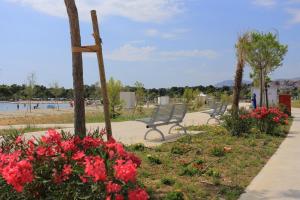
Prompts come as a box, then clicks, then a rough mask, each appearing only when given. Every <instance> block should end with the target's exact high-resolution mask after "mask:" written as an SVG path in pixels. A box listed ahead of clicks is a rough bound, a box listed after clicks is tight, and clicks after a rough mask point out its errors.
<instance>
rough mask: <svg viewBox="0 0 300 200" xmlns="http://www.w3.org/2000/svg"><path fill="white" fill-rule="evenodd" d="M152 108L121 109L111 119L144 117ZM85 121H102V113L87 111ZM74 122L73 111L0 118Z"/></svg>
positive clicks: (2, 122) (21, 121)
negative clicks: (119, 112)
mask: <svg viewBox="0 0 300 200" xmlns="http://www.w3.org/2000/svg"><path fill="white" fill-rule="evenodd" d="M151 112H152V109H150V108H149V109H144V113H141V114H139V113H133V112H132V111H122V112H121V115H119V116H118V117H116V118H113V119H111V121H112V122H122V121H130V120H136V119H139V118H145V117H146V116H149V115H150V113H151ZM85 118H86V123H99V122H104V115H103V113H102V112H100V111H99V112H98V111H87V112H86V115H85ZM73 122H74V114H73V112H65V113H61V112H60V111H57V113H56V114H55V113H52V114H44V115H35V114H34V113H32V114H28V115H27V116H17V117H7V118H0V125H16V124H71V123H73Z"/></svg>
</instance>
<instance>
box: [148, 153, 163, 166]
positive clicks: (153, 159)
mask: <svg viewBox="0 0 300 200" xmlns="http://www.w3.org/2000/svg"><path fill="white" fill-rule="evenodd" d="M147 158H148V160H149V162H150V163H151V164H156V165H160V164H161V160H160V159H159V158H157V157H155V156H152V155H150V154H149V155H147Z"/></svg>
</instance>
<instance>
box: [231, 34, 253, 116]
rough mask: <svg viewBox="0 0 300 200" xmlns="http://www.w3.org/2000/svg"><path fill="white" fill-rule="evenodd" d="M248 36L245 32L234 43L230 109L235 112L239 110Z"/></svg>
mask: <svg viewBox="0 0 300 200" xmlns="http://www.w3.org/2000/svg"><path fill="white" fill-rule="evenodd" d="M249 38H250V37H249V33H248V32H246V33H244V34H242V35H240V36H239V38H238V41H237V43H236V45H235V48H236V57H237V65H236V72H235V79H234V88H233V103H232V110H233V112H234V113H237V112H238V110H239V102H240V93H241V90H242V81H243V73H244V67H245V63H246V55H247V44H248V42H249Z"/></svg>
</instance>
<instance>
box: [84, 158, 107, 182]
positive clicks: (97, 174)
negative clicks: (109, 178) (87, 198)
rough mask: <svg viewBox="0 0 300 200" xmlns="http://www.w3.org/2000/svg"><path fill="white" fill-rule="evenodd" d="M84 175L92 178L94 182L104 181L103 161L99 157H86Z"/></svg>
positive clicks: (104, 169)
mask: <svg viewBox="0 0 300 200" xmlns="http://www.w3.org/2000/svg"><path fill="white" fill-rule="evenodd" d="M84 164H85V170H84V172H85V174H86V175H87V176H90V177H92V178H93V181H94V182H97V181H105V180H106V168H105V163H104V160H103V159H102V158H101V157H100V156H88V157H86V158H85V161H84Z"/></svg>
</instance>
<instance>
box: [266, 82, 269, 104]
mask: <svg viewBox="0 0 300 200" xmlns="http://www.w3.org/2000/svg"><path fill="white" fill-rule="evenodd" d="M265 95H266V106H267V108H269V96H268V84H267V82H265Z"/></svg>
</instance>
